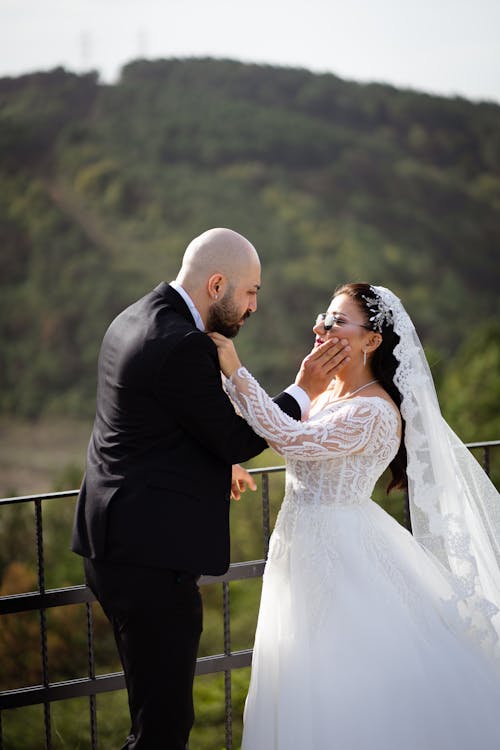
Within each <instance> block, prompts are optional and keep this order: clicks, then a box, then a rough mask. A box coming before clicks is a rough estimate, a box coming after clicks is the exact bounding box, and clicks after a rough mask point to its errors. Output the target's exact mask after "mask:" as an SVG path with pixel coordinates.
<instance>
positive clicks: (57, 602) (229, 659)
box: [0, 440, 500, 750]
mask: <svg viewBox="0 0 500 750" xmlns="http://www.w3.org/2000/svg"><path fill="white" fill-rule="evenodd" d="M498 446H500V440H494V441H488V442H480V443H469V444H468V447H469V448H471V449H481V450H482V463H483V467H484V468H485V470H486V471H487V472H488V473H489V471H490V452H491V449H492V448H494V447H498ZM283 471H284V466H274V467H266V468H264V469H252V470H251V473H252V474H255V475H261V477H262V497H261V501H262V532H263V542H264V559H261V560H253V561H246V562H239V563H233V564H232V565H231V566H230V568H229V570H228V571H227V573H226V574H225V575H224V576H220V577H215V576H203V577H202V578H201V579H200V584H201V585H205V584H211V583H220V584H221V586H222V600H223V623H224V625H223V627H224V646H223V653H222V654H214V655H211V656H206V657H201V658H199V659H198V660H197V667H196V674H197V675H204V674H212V673H220V672H223V673H224V694H225V746H226V749H227V750H232V748H233V726H232V725H233V721H232V685H231V673H232V670H233V669H238V668H241V667H248V666H250V664H251V659H252V649H244V650H239V651H232V649H231V622H230V606H229V605H230V599H229V584H230V582H232V581H241V580H245V579H249V578H258V577H261V576H262V574H263V572H264V567H265V558H266V557H267V551H268V545H269V537H270V498H269V475H270V474H272V473H276V472H283ZM77 493H78V491H77V490H70V491H65V492H51V493H45V494H39V495H25V496H20V497H10V498H4V499H0V512H1V510H2V508H4V507H6V506H8V505H14V504H26V503H32V504H33V506H34V523H35V536H36V562H37V577H38V590H37V591H35V592H30V593H20V594H11V595H9V596H3V597H0V616H1V615H15V614H20V613H25V612H32V611H38V613H39V632H40V656H41V676H42V682H41V684H39V685H32V686H27V687H22V688H17V689H13V690H5V691H1V692H0V750H4V741H3V731H2V712H3V711H6V710H8V709H13V708H20V707H24V706H32V705H42V706H43V716H44V735H45V737H44V741H45V750H52V748H53V746H54V745H53V738H52V726H51V703H52V702H53V701H60V700H66V699H70V698H78V697H88V699H89V731H90V740H91V748H92V750H98V731H97V711H96V696H97V695H98V694H100V693H105V692H109V691H114V690H122V689H125V679H124V676H123V672H114V673H108V674H102V675H97V674H96V672H95V663H94V618H93V610H92V602H93V601H94V596H93V594H92V592H91V591H90V589H89V588H88V587H87V586H85V585H79V586H70V587H65V588H56V589H47V588H46V586H45V559H44V533H43V522H42V503H44V502H46V501H49V500H54V499H59V500H60V499H65V498H73V497H75V496H76V495H77ZM404 516H405V520H406V521H408V518H409V516H408V511H407V508H406V509H405V511H404ZM0 522H1V516H0ZM72 604H84V605H85V608H86V627H87V662H88V664H87V676H86V677H81V678H78V679H73V680H64V681H62V682H51V681H50V675H49V660H48V626H47V610H49V609H51V608H53V607H62V606H68V605H72ZM0 624H1V621H0ZM5 750H8V748H6V749H5Z"/></svg>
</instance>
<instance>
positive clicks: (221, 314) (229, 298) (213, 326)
mask: <svg viewBox="0 0 500 750" xmlns="http://www.w3.org/2000/svg"><path fill="white" fill-rule="evenodd" d="M249 315H250V312H249V311H248V310H247V311H246V313H244V315H240V314H239V312H238V310H237V309H236V306H235V304H234V301H233V294H232V290H230V289H229V290H228V291H227V292H226V294H225V295H224V296H223V298H222V299H221V301H220V302H214V304H213V305H212V307H211V308H210V309H209V311H208V315H207V331H213V332H214V333H221V334H222V335H223V336H226V337H227V338H228V339H234V337H235V336H237V335H238V333H239V332H240V328H241V326H240V322H241V321H242V320H246V319H247V318H248V317H249Z"/></svg>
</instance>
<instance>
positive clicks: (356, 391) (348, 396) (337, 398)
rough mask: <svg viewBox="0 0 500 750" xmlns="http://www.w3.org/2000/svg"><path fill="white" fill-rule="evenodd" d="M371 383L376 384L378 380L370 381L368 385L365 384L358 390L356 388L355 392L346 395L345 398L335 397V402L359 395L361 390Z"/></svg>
mask: <svg viewBox="0 0 500 750" xmlns="http://www.w3.org/2000/svg"><path fill="white" fill-rule="evenodd" d="M373 383H378V380H370V382H369V383H365V384H364V385H360V386H359V388H356V390H355V391H353V392H352V393H346V395H345V396H336V397H335V401H340V399H342V398H351V396H354V394H355V393H359V392H360V391H362V390H363V388H368V386H369V385H373Z"/></svg>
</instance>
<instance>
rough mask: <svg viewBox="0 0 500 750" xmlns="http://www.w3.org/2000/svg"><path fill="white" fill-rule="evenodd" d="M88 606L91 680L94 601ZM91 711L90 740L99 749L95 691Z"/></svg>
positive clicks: (90, 673) (93, 672)
mask: <svg viewBox="0 0 500 750" xmlns="http://www.w3.org/2000/svg"><path fill="white" fill-rule="evenodd" d="M85 606H86V608H87V656H88V667H89V677H90V679H91V680H95V663H94V612H93V609H92V603H91V602H87V603H86V605H85ZM89 712H90V741H91V748H92V750H97V748H98V741H97V708H96V696H95V693H92V695H90V696H89Z"/></svg>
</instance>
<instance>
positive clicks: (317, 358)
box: [295, 338, 351, 401]
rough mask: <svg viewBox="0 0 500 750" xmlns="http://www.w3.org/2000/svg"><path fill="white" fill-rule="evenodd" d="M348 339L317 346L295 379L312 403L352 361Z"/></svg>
mask: <svg viewBox="0 0 500 750" xmlns="http://www.w3.org/2000/svg"><path fill="white" fill-rule="evenodd" d="M350 350H351V348H350V346H349V342H348V341H347V339H341V340H340V341H339V339H336V338H334V339H331V341H325V343H324V344H320V345H319V346H316V347H315V348H314V349H313V350H312V352H311V353H310V354H308V355H307V357H306V358H305V359H304V361H303V362H302V364H301V366H300V370H299V372H298V373H297V377H296V378H295V383H296V385H299V386H300V387H301V388H302V389H303V390H304V391H305V392H306V393H307V395H308V396H309V398H310V399H311V401H312V400H313V399H315V398H316V397H317V396H319V395H320V393H323V391H324V390H325V388H327V387H328V385H329V384H330V382H331V381H332V379H333V378H334V377H335V375H336V373H337V372H338V371H339V370H340V369H341V368H342V367H343V366H344V365H345V364H346V363H347V362H349V361H350V357H349V352H350Z"/></svg>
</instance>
